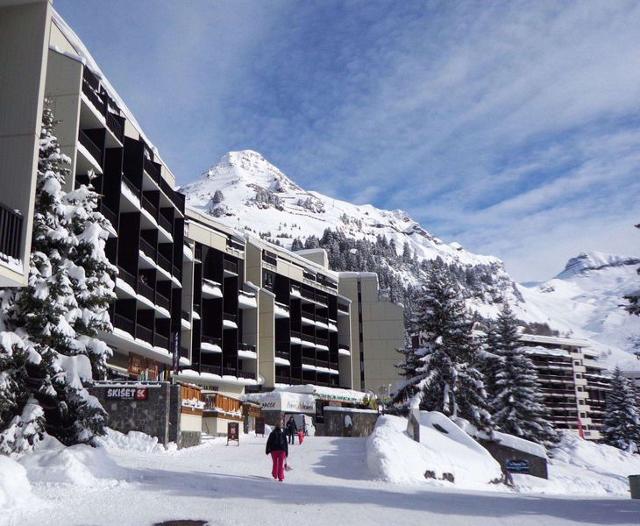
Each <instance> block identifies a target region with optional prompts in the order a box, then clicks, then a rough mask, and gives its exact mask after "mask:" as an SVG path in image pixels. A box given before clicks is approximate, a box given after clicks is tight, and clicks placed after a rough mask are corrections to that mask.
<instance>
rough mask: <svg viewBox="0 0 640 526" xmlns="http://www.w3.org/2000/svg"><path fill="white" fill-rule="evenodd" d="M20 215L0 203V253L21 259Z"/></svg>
mask: <svg viewBox="0 0 640 526" xmlns="http://www.w3.org/2000/svg"><path fill="white" fill-rule="evenodd" d="M21 236H22V214H20V212H18V211H16V210H11V209H9V208H7V207H6V206H4V205H3V204H2V203H0V253H2V254H4V255H5V256H9V257H12V258H15V259H21V258H22V254H21V253H20V250H21V248H22V243H21Z"/></svg>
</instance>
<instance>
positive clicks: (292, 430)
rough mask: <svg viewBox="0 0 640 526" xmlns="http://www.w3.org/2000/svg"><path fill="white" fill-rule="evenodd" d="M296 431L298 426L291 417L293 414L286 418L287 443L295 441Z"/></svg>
mask: <svg viewBox="0 0 640 526" xmlns="http://www.w3.org/2000/svg"><path fill="white" fill-rule="evenodd" d="M297 432H298V426H297V424H296V421H295V420H294V419H293V415H292V416H290V417H289V420H287V436H288V437H289V444H291V445H293V444H295V443H296V438H295V437H296V433H297Z"/></svg>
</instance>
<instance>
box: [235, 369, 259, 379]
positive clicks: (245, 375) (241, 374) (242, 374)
mask: <svg viewBox="0 0 640 526" xmlns="http://www.w3.org/2000/svg"><path fill="white" fill-rule="evenodd" d="M237 376H238V378H250V379H252V380H255V378H256V373H252V372H251V371H238V374H237Z"/></svg>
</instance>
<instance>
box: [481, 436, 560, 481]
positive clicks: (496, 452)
mask: <svg viewBox="0 0 640 526" xmlns="http://www.w3.org/2000/svg"><path fill="white" fill-rule="evenodd" d="M479 442H480V444H482V446H483V447H484V448H485V449H486V450H487V451H488V452H489V453H491V456H492V457H493V458H495V459H496V460H497V461H498V462H499V463H500V467H501V468H502V472H503V473H504V475H505V477H506V478H507V480H509V479H510V473H511V472H514V473H515V471H511V470H509V469H508V463H512V464H516V463H521V462H518V461H524V462H526V464H528V470H527V474H528V475H531V476H533V477H539V478H543V479H546V478H548V472H547V459H546V458H542V457H538V456H536V455H532V454H530V453H527V452H525V451H520V450H518V449H514V448H511V447H508V446H504V445H502V444H500V443H498V442H495V441H492V440H480V441H479Z"/></svg>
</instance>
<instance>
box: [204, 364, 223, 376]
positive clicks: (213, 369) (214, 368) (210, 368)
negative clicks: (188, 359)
mask: <svg viewBox="0 0 640 526" xmlns="http://www.w3.org/2000/svg"><path fill="white" fill-rule="evenodd" d="M220 369H222V366H220V365H219V364H218V365H209V364H205V363H201V364H200V372H201V373H211V374H218V375H219V374H220V372H221V371H220Z"/></svg>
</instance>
